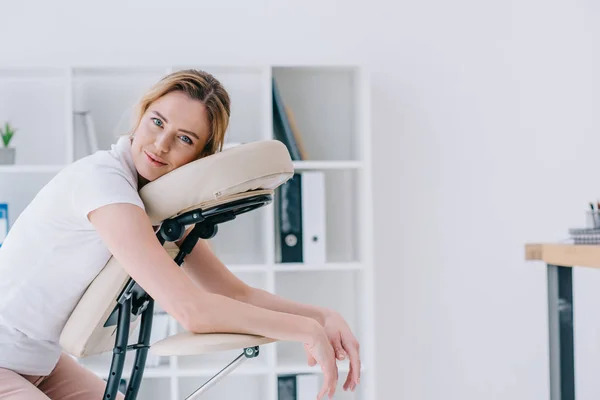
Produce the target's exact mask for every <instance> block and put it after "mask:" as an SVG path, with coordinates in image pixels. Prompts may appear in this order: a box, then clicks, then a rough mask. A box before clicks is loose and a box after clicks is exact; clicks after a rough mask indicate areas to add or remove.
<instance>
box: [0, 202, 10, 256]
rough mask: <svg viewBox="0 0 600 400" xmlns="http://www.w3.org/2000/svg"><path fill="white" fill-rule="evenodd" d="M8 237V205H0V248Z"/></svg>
mask: <svg viewBox="0 0 600 400" xmlns="http://www.w3.org/2000/svg"><path fill="white" fill-rule="evenodd" d="M6 235H8V204H6V203H0V247H2V243H3V242H4V239H6Z"/></svg>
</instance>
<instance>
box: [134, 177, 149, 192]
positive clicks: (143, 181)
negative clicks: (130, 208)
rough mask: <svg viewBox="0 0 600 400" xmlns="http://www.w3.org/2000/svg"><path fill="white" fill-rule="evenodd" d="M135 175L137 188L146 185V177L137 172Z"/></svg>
mask: <svg viewBox="0 0 600 400" xmlns="http://www.w3.org/2000/svg"><path fill="white" fill-rule="evenodd" d="M137 177H138V190H140V189H141V188H143V187H144V186H146V184H147V183H148V182H150V181H149V180H148V179H146V178H144V177H143V176H141V175H140V174H139V173H138V174H137Z"/></svg>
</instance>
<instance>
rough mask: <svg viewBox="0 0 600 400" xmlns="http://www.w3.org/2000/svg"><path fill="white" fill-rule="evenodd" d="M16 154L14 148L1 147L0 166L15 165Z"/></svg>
mask: <svg viewBox="0 0 600 400" xmlns="http://www.w3.org/2000/svg"><path fill="white" fill-rule="evenodd" d="M15 153H16V152H15V148H14V147H0V164H2V165H7V164H14V163H15Z"/></svg>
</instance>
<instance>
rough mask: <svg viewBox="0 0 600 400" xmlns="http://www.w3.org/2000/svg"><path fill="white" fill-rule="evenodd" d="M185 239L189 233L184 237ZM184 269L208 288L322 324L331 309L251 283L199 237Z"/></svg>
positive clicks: (195, 280)
mask: <svg viewBox="0 0 600 400" xmlns="http://www.w3.org/2000/svg"><path fill="white" fill-rule="evenodd" d="M184 239H185V236H184V238H183V239H181V241H183V240H184ZM181 241H180V242H181ZM183 269H184V271H185V272H186V273H187V274H188V275H189V276H190V278H191V279H192V280H193V281H194V282H195V283H196V284H197V285H199V286H201V287H203V288H204V289H205V290H207V291H209V292H212V293H218V294H222V295H224V296H227V297H231V298H233V299H236V300H240V301H243V302H245V303H248V304H251V305H254V306H257V307H261V308H266V309H269V310H273V311H279V312H284V313H289V314H295V315H300V316H304V317H309V318H312V319H314V320H315V321H317V322H318V323H319V324H321V325H323V323H324V320H325V316H326V314H327V313H328V310H326V309H324V308H321V307H317V306H312V305H309V304H302V303H298V302H294V301H292V300H288V299H285V298H283V297H281V296H278V295H275V294H272V293H269V292H268V291H266V290H262V289H259V288H255V287H252V286H248V285H247V284H246V283H245V282H243V281H242V280H240V279H239V278H238V277H237V276H235V274H233V273H232V272H231V271H229V269H228V268H227V266H225V265H224V264H223V262H222V261H221V260H219V258H218V257H217V256H216V255H215V254H214V253H213V251H212V250H211V249H210V247H209V246H208V243H207V242H206V241H205V240H202V239H200V240H198V243H196V245H195V246H194V249H193V250H192V252H191V253H190V254H188V255H187V256H186V258H185V262H184V263H183Z"/></svg>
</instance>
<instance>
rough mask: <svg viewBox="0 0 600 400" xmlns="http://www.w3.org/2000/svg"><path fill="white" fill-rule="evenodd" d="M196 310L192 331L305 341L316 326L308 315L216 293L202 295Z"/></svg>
mask: <svg viewBox="0 0 600 400" xmlns="http://www.w3.org/2000/svg"><path fill="white" fill-rule="evenodd" d="M199 307H200V308H199V309H200V310H202V311H200V312H198V313H195V315H193V316H192V317H191V318H190V323H189V326H188V329H189V330H190V331H193V332H195V333H220V332H228V333H246V334H252V335H260V336H265V337H269V338H273V339H279V340H289V341H297V342H302V343H309V342H311V341H312V340H313V338H314V337H315V335H316V334H317V333H318V329H320V326H319V324H317V323H315V321H314V320H313V319H312V318H309V317H306V316H302V315H294V314H288V313H284V312H278V311H274V310H269V309H266V308H262V307H259V306H256V305H253V304H249V303H245V302H243V301H238V300H235V299H232V298H230V297H227V296H223V295H220V294H214V293H210V294H207V295H206V296H203V299H202V304H201V305H200V306H199Z"/></svg>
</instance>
